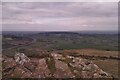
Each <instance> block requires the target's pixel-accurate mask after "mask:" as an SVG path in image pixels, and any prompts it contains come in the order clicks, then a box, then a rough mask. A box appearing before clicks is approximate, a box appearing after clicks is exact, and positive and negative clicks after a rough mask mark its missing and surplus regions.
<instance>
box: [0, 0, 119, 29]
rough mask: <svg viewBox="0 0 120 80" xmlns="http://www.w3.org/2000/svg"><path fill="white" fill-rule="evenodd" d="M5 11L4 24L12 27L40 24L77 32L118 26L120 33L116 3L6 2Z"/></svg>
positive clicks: (3, 9) (3, 7)
mask: <svg viewBox="0 0 120 80" xmlns="http://www.w3.org/2000/svg"><path fill="white" fill-rule="evenodd" d="M2 11H3V12H2V13H3V17H2V19H3V22H2V23H3V24H9V25H10V24H18V25H19V24H39V25H40V26H41V25H44V26H47V27H50V26H55V29H59V27H62V26H63V27H62V28H63V29H64V28H65V27H66V28H67V29H68V30H69V27H70V26H71V27H70V28H76V30H77V29H82V28H84V27H86V29H87V27H90V28H91V26H92V28H95V29H100V27H101V28H104V29H109V27H112V26H114V27H113V29H117V15H118V6H117V3H116V2H104V3H102V2H101V3H97V2H89V3H88V2H38V3H36V2H14V3H12V2H4V3H3V6H2ZM40 26H39V27H40ZM47 27H46V30H47ZM14 28H16V29H17V27H14ZM23 28H24V27H23ZM52 28H53V27H52ZM25 29H28V28H27V27H26V28H25ZM110 29H112V28H110ZM31 30H32V28H31Z"/></svg>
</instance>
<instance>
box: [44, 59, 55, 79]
mask: <svg viewBox="0 0 120 80" xmlns="http://www.w3.org/2000/svg"><path fill="white" fill-rule="evenodd" d="M46 64H47V66H48V69H49V70H50V72H51V75H52V77H54V73H55V71H56V67H55V60H54V58H53V57H47V58H46Z"/></svg>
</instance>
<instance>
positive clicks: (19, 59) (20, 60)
mask: <svg viewBox="0 0 120 80" xmlns="http://www.w3.org/2000/svg"><path fill="white" fill-rule="evenodd" d="M14 59H15V61H16V62H17V63H19V64H20V65H23V64H24V63H27V62H29V61H30V59H29V58H28V57H27V56H26V55H25V54H24V53H16V54H15V56H14Z"/></svg>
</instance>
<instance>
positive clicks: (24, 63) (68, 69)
mask: <svg viewBox="0 0 120 80" xmlns="http://www.w3.org/2000/svg"><path fill="white" fill-rule="evenodd" d="M50 55H51V56H49V57H44V58H29V57H27V56H26V55H25V54H24V53H16V54H15V56H14V58H9V57H6V59H4V61H2V64H3V70H2V73H3V78H112V77H111V75H110V74H108V73H106V72H105V71H103V70H102V69H101V68H99V67H98V66H97V65H96V64H94V63H93V62H92V61H89V60H86V59H82V58H79V57H73V56H68V55H63V54H58V53H50ZM3 58H4V57H3Z"/></svg>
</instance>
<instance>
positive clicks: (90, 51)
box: [64, 49, 118, 57]
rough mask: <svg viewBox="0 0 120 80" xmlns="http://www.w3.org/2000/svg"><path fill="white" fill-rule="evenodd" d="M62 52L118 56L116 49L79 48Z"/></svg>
mask: <svg viewBox="0 0 120 80" xmlns="http://www.w3.org/2000/svg"><path fill="white" fill-rule="evenodd" d="M64 53H66V54H67V53H68V54H73V55H74V54H81V55H90V56H106V57H110V56H112V57H118V51H105V50H97V49H79V50H64Z"/></svg>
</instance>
